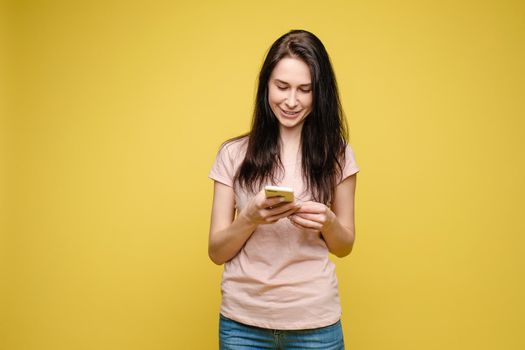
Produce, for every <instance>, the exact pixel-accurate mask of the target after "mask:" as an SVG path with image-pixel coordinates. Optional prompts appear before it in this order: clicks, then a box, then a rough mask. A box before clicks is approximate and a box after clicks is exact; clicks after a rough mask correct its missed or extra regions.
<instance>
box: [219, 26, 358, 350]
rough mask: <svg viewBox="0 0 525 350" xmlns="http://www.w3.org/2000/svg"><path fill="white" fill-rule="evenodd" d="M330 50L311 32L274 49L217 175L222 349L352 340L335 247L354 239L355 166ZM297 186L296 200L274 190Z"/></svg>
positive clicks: (347, 248) (343, 250) (342, 252)
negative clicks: (344, 321)
mask: <svg viewBox="0 0 525 350" xmlns="http://www.w3.org/2000/svg"><path fill="white" fill-rule="evenodd" d="M346 139H347V134H346V125H345V120H344V116H343V112H342V108H341V104H340V101H339V94H338V89H337V84H336V80H335V76H334V72H333V70H332V66H331V63H330V59H329V56H328V54H327V52H326V50H325V48H324V46H323V44H322V43H321V41H320V40H319V39H318V38H317V37H316V36H315V35H314V34H312V33H310V32H307V31H303V30H292V31H290V32H288V33H286V34H284V35H283V36H281V37H280V38H279V39H277V41H275V43H274V44H273V45H272V46H271V48H270V50H269V52H268V54H267V56H266V59H265V60H264V63H263V66H262V68H261V71H260V74H259V83H258V90H257V96H256V102H255V110H254V115H253V122H252V128H251V130H250V132H249V133H248V134H246V135H243V136H239V137H237V138H234V139H232V140H229V141H226V142H225V143H224V144H223V145H222V147H221V148H220V150H219V153H218V155H217V158H216V159H215V163H214V164H213V167H212V169H211V172H210V178H211V179H213V180H214V181H215V185H214V197H213V208H212V215H211V226H210V236H209V256H210V258H211V260H212V261H213V262H214V263H216V264H225V265H224V272H223V277H222V303H221V310H220V321H219V342H220V348H221V349H224V350H226V349H228V350H229V349H344V341H343V334H342V330H341V323H340V317H341V307H340V302H339V295H338V284H337V278H336V275H335V269H334V265H333V263H332V262H331V261H330V260H329V259H328V252H330V253H332V254H334V255H336V256H338V257H344V256H346V255H348V254H349V253H350V252H351V250H352V246H353V243H354V237H355V229H354V194H355V187H356V175H355V174H356V173H357V172H358V171H359V167H358V165H357V164H356V161H355V158H354V154H353V151H352V149H351V147H350V145H349V144H348V143H347V142H346ZM265 185H278V186H287V187H291V188H293V190H294V193H295V201H294V202H291V203H284V202H282V200H283V198H282V197H273V198H266V196H265V193H264V190H263V189H264V186H265Z"/></svg>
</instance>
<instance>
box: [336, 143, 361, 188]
mask: <svg viewBox="0 0 525 350" xmlns="http://www.w3.org/2000/svg"><path fill="white" fill-rule="evenodd" d="M359 170H360V168H359V165H357V162H356V160H355V155H354V151H353V150H352V147H350V145H349V144H347V145H346V148H345V163H344V165H343V171H342V174H341V175H342V176H341V181H340V183H341V182H343V180H344V179H346V178H347V177H349V176H352V175H354V174H356V173H358V172H359Z"/></svg>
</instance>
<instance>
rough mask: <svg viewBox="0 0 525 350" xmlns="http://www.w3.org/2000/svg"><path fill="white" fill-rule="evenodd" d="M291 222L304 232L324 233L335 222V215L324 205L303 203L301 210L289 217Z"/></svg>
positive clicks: (311, 202)
mask: <svg viewBox="0 0 525 350" xmlns="http://www.w3.org/2000/svg"><path fill="white" fill-rule="evenodd" d="M288 219H290V222H291V223H292V224H293V225H294V226H296V227H298V228H300V229H303V230H307V231H310V232H319V231H321V232H322V231H324V230H325V229H326V228H328V227H330V225H331V224H332V223H333V221H334V220H335V214H334V212H332V211H331V210H330V208H328V207H327V206H326V205H324V204H323V203H318V202H313V201H307V202H302V204H301V208H299V209H298V210H297V211H296V212H295V213H293V214H292V215H290V216H289V217H288Z"/></svg>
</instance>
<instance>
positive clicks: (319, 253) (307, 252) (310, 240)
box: [209, 138, 359, 330]
mask: <svg viewBox="0 0 525 350" xmlns="http://www.w3.org/2000/svg"><path fill="white" fill-rule="evenodd" d="M246 147H247V138H243V139H240V140H236V141H232V142H229V143H227V144H225V145H224V146H223V147H222V148H221V149H220V150H219V153H218V154H217V157H216V159H215V163H214V164H213V167H212V169H211V171H210V174H209V177H210V178H211V179H213V180H215V181H218V182H220V183H223V184H225V185H227V186H230V187H233V188H234V193H235V207H236V209H237V212H240V211H241V210H242V209H243V208H244V206H245V205H246V203H247V202H248V200H249V199H250V198H251V196H252V195H251V194H249V193H246V191H244V190H242V189H240V188H239V186H238V184H235V186H234V184H233V177H234V175H235V173H236V171H237V169H238V168H239V166H240V165H241V163H242V161H243V160H244V156H245V154H246ZM345 158H346V159H345V164H344V168H343V173H342V177H341V179H340V181H342V180H344V179H345V178H347V177H348V176H350V175H352V174H355V173H357V172H358V171H359V166H358V165H357V163H356V161H355V157H354V153H353V151H352V149H351V147H350V145H347V147H346V153H345ZM283 165H284V168H285V173H284V176H282V180H281V181H279V182H278V183H276V184H270V183H269V184H268V185H278V186H287V187H292V188H293V189H294V192H295V196H296V197H297V198H298V199H300V200H302V201H307V200H311V197H310V195H309V194H308V193H306V191H305V190H304V184H303V181H302V176H301V160H300V159H298V160H297V162H294V163H289V164H283ZM221 289H222V303H221V309H220V312H221V314H223V315H224V316H225V317H228V318H230V319H233V320H235V321H238V322H241V323H244V324H248V325H252V326H257V327H263V328H270V329H283V330H285V329H286V330H290V329H311V328H318V327H324V326H328V325H330V324H333V323H335V322H337V321H338V320H339V319H340V317H341V307H340V302H339V294H338V284H337V277H336V275H335V266H334V264H333V263H332V262H331V261H330V260H329V259H328V248H327V246H326V244H325V242H324V240H323V239H322V238H321V234H320V233H317V234H313V233H307V232H305V231H303V230H301V229H299V228H297V227H295V226H293V225H292V224H291V223H290V221H289V220H288V219H281V220H279V221H277V222H276V223H273V224H269V225H259V226H258V227H257V229H256V230H255V231H254V232H253V234H252V235H251V236H250V238H249V239H248V241H247V242H246V244H245V245H244V247H243V248H242V249H241V250H240V251H239V253H238V254H237V255H236V256H235V257H234V258H233V259H231V260H230V261H228V262H226V263H225V265H224V272H223V274H222V286H221Z"/></svg>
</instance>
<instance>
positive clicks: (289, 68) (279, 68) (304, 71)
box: [270, 57, 312, 85]
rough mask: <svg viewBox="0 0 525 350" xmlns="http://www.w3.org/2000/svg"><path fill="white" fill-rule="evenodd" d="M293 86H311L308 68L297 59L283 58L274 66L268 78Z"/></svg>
mask: <svg viewBox="0 0 525 350" xmlns="http://www.w3.org/2000/svg"><path fill="white" fill-rule="evenodd" d="M271 79H279V80H281V81H284V82H287V83H289V84H293V85H304V84H311V83H312V78H311V76H310V68H309V67H308V65H307V64H306V63H305V62H304V61H303V60H300V59H298V58H293V57H285V58H283V59H281V60H280V61H279V62H277V64H276V65H275V68H274V69H273V71H272V74H271V76H270V80H271Z"/></svg>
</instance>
